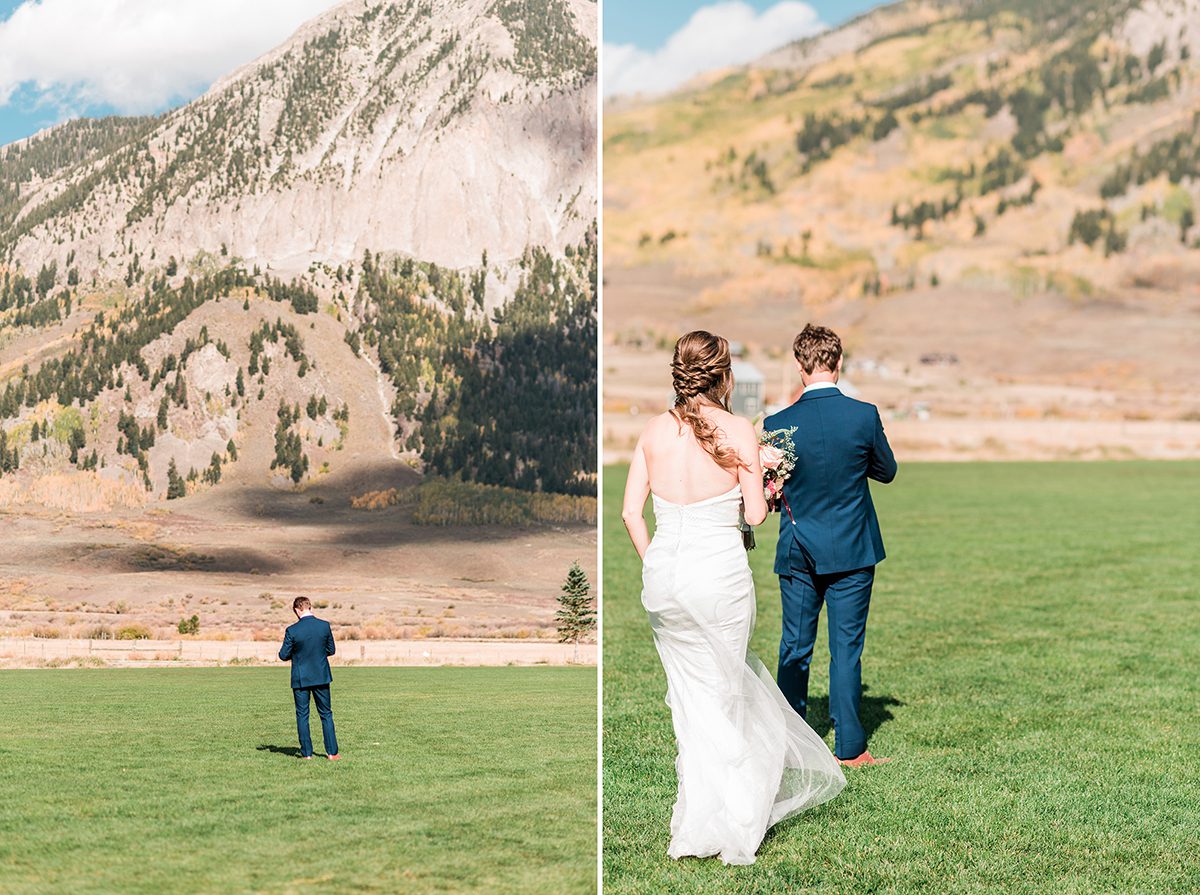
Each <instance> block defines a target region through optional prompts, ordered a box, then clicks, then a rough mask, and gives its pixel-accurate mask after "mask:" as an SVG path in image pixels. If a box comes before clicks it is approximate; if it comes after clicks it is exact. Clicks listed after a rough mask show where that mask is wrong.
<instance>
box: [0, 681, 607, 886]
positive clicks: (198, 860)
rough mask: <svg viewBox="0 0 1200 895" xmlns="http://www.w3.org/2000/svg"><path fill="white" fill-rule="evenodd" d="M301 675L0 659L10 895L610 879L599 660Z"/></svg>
mask: <svg viewBox="0 0 1200 895" xmlns="http://www.w3.org/2000/svg"><path fill="white" fill-rule="evenodd" d="M287 675H288V672H287V669H286V667H283V666H281V667H280V668H276V669H188V668H179V669H162V670H141V669H132V670H84V671H78V670H75V671H66V670H55V671H5V672H2V673H0V688H2V692H3V695H2V696H0V705H3V707H4V712H3V721H2V726H0V892H3V893H4V895H25V893H39V895H41V893H68V892H69V893H75V895H83V893H101V892H103V893H121V895H137V893H147V895H149V893H154V895H161V893H210V892H211V893H221V895H229V893H242V892H255V893H280V895H285V893H295V895H307V893H348V892H354V893H388V895H393V893H416V895H421V893H442V892H445V893H450V892H479V893H489V895H491V893H521V895H532V893H553V895H558V893H585V892H595V890H596V678H595V670H594V669H580V668H498V669H480V668H387V669H384V668H343V669H337V670H335V671H334V675H335V680H334V684H333V710H334V720H335V721H336V723H337V729H338V739H339V746H340V748H341V751H342V754H343V760H342V761H341V762H340V763H335V762H330V761H326V760H324V759H323V758H322V757H321V756H322V754H323V750H322V747H321V734H320V723H319V721H318V719H317V714H316V710H315V709H313V712H312V726H313V744H314V747H315V748H316V751H317V758H316V759H314V760H313V761H300V760H299V759H298V758H296V757H294V752H295V751H298V750H297V749H296V745H297V744H296V726H295V715H294V711H293V708H292V695H291V691H290V690H289V689H288V677H287ZM276 750H278V751H276Z"/></svg>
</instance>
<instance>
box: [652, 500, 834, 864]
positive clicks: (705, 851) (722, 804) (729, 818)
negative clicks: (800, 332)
mask: <svg viewBox="0 0 1200 895" xmlns="http://www.w3.org/2000/svg"><path fill="white" fill-rule="evenodd" d="M655 503H656V509H657V510H658V511H659V516H660V518H659V526H658V529H657V531H656V534H655V537H654V541H653V542H652V544H651V546H650V549H649V550H648V551H647V554H646V560H645V564H644V567H643V592H642V604H643V606H644V607H645V609H646V612H647V614H648V616H649V619H650V625H651V628H652V630H653V633H654V643H655V646H656V647H657V649H658V654H659V657H660V658H661V660H662V665H663V669H664V671H665V672H666V677H667V704H668V705H669V706H670V708H671V718H672V722H673V725H674V728H675V738H676V741H677V743H678V748H679V754H678V758H677V759H676V762H675V767H676V771H677V773H678V778H679V792H678V798H677V800H676V802H675V808H674V811H673V814H672V818H671V844H670V848H669V853H670V855H671V857H673V858H681V857H684V856H688V855H693V856H698V857H707V856H711V855H719V856H720V858H721V860H722V861H724V862H725V863H727V864H752V863H754V858H755V853H756V852H757V851H758V847H759V845H760V844H761V842H762V839H763V836H764V835H765V834H766V831H767V830H768V828H770V827H771V826H772V825H774V824H776V823H779V821H781V820H783V819H784V818H787V817H790V816H791V815H794V814H796V813H798V812H801V811H804V810H805V809H808V808H812V807H814V806H816V805H820V804H821V803H822V802H826V801H828V800H829V799H832V798H833V797H834V796H836V795H837V794H838V793H839V792H840V791H841V789H842V787H843V786H845V783H846V780H845V777H844V776H843V774H842V771H841V768H840V767H839V765H838V763H837V760H836V759H835V758H834V757H833V755H832V753H831V752H830V751H829V748H828V747H827V746H826V745H825V742H824V740H822V739H821V738H820V737H819V736H817V734H816V733H815V732H814V731H813V730H812V728H811V727H809V726H808V725H807V724H806V723H805V722H804V719H802V718H801V717H800V716H799V715H797V714H796V713H795V711H793V710H792V707H791V706H790V705H789V704H788V702H787V700H786V699H785V698H784V696H783V694H782V693H781V692H780V691H779V688H778V687H777V686H776V684H775V681H774V679H773V678H772V677H771V675H770V674H769V673H768V671H767V670H766V668H765V667H764V666H763V664H762V662H760V661H759V660H758V658H757V657H756V656H755V655H754V654H753V653H752V652H750V650H749V647H748V645H749V641H750V634H751V632H752V631H753V629H754V616H755V598H754V581H753V578H752V576H751V573H750V568H749V565H748V563H747V561H746V553H745V550H744V548H743V547H742V543H741V537H740V534H739V532H738V530H737V528H736V518H735V519H734V525H728V524H725V523H726V522H727V514H726V513H720V512H719V510H720V504H719V502H718V503H717V504H716V506H710V507H704V506H702V505H688V506H679V505H673V504H668V503H667V502H665V501H659V500H657V499H656V502H655ZM706 503H707V502H706ZM705 509H708V510H711V511H713V512H711V513H704V512H697V511H703V510H705ZM673 511H678V512H673ZM697 515H699V517H700V518H699V519H697V518H696V516H697ZM713 516H715V519H714V518H711V517H713ZM664 517H665V518H664ZM714 521H715V522H717V523H718V524H705V523H706V522H708V523H713V522H714ZM672 523H677V524H672Z"/></svg>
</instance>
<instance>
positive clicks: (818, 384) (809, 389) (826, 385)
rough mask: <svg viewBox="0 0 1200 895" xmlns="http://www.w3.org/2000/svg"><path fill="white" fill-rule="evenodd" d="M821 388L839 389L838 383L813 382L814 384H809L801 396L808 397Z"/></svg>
mask: <svg viewBox="0 0 1200 895" xmlns="http://www.w3.org/2000/svg"><path fill="white" fill-rule="evenodd" d="M821 388H837V383H836V382H812V383H809V384H808V385H806V386H804V391H803V392H801V394H802V395H807V394H808V393H809V392H815V391H816V390H817V389H821Z"/></svg>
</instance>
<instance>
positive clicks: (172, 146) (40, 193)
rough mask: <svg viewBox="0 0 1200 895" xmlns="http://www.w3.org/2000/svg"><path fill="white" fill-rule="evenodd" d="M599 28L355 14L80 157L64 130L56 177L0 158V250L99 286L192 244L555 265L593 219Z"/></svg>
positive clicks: (51, 149)
mask: <svg viewBox="0 0 1200 895" xmlns="http://www.w3.org/2000/svg"><path fill="white" fill-rule="evenodd" d="M595 17H596V12H595V4H594V3H590V2H586V0H521V2H518V0H407V2H404V0H395V2H370V0H350V2H347V3H344V4H341V5H339V6H337V7H335V8H333V9H331V10H330V11H328V12H327V13H325V14H323V15H321V16H319V17H317V18H315V19H313V20H312V21H310V22H308V23H306V24H305V25H304V26H302V27H301V28H300V29H299V30H298V31H297V32H296V33H295V34H294V35H293V36H292V37H291V38H289V40H288V41H286V42H285V43H284V44H282V45H281V46H279V47H277V48H276V49H274V50H272V51H270V52H268V53H267V54H265V55H264V56H263V57H261V58H260V59H258V60H256V61H255V62H252V63H250V64H248V65H246V66H243V67H242V68H240V69H238V70H237V71H235V72H233V73H231V74H230V75H228V76H227V77H225V78H222V79H221V80H219V81H218V82H217V83H215V84H214V85H213V86H212V88H211V89H210V90H209V91H208V92H206V93H205V94H204V95H203V96H201V97H200V98H198V99H197V100H195V101H194V102H191V103H189V104H187V105H186V106H183V107H182V108H180V109H177V110H174V111H173V112H170V113H168V114H166V115H164V116H162V117H161V118H160V119H135V120H134V122H135V123H129V124H125V125H119V126H118V125H112V126H110V127H109V128H108V132H107V136H106V139H104V140H96V141H94V142H96V143H97V144H102V145H97V146H96V148H95V150H94V151H92V152H89V153H76V154H75V155H74V156H70V154H69V153H67V152H65V151H64V150H63V149H62V148H60V147H59V146H58V144H59V143H60V142H61V141H63V140H68V141H69V140H71V139H73V137H74V136H75V132H76V131H78V130H79V129H80V125H78V124H75V123H71V124H68V125H64V126H63V127H60V128H56V129H54V130H53V131H51V132H49V133H47V134H45V135H43V136H42V137H40V138H38V140H37V141H36V142H37V144H38V145H39V148H40V150H41V151H42V152H43V154H54V155H57V156H60V157H65V158H66V161H65V162H64V164H63V165H62V166H61V167H60V168H57V169H54V170H39V171H32V170H26V169H27V168H28V166H26V169H22V170H18V166H17V164H16V160H17V159H19V158H20V157H21V155H23V154H24V153H27V152H28V151H29V148H28V146H27V147H24V148H23V149H22V150H21V151H20V152H16V153H13V152H10V153H6V154H4V155H3V156H0V173H3V174H6V175H7V174H9V173H10V171H11V173H12V178H11V179H12V181H13V182H14V183H16V184H18V189H19V195H20V199H19V202H17V203H11V204H15V205H17V206H18V207H17V208H16V210H15V212H10V214H9V215H8V216H7V217H5V216H3V211H2V209H0V253H3V255H4V256H7V257H8V258H9V259H10V260H13V261H15V262H17V263H18V264H20V265H21V266H23V267H25V268H30V269H34V268H37V267H39V266H40V265H42V264H46V263H49V262H51V261H55V260H57V261H58V262H59V263H60V264H63V263H64V259H65V257H66V256H67V255H73V256H74V258H75V259H76V260H75V264H76V266H78V267H79V268H80V270H81V273H82V274H83V275H84V276H93V275H94V276H99V277H100V278H102V279H103V278H106V277H107V278H113V277H115V276H117V275H118V274H119V273H120V272H121V271H123V270H124V269H126V267H127V265H128V264H130V263H131V261H132V256H134V255H138V256H141V258H142V259H143V262H142V263H144V257H145V256H146V255H147V254H150V253H153V254H154V255H155V256H156V257H159V258H164V259H165V258H167V257H169V256H175V257H178V258H180V259H183V260H184V261H185V263H186V259H188V258H191V257H192V256H194V255H195V254H196V252H197V251H198V250H203V251H207V252H212V253H216V252H218V251H220V252H222V253H225V254H229V255H232V256H234V257H238V258H241V259H243V260H244V261H246V262H248V263H252V264H257V265H260V266H261V267H263V268H266V269H272V270H275V271H278V272H281V273H283V274H292V273H297V272H300V271H302V270H304V269H306V268H307V267H308V265H309V264H310V263H312V262H314V261H323V262H329V263H334V264H336V263H341V262H344V261H350V260H353V259H356V258H358V257H360V256H361V254H362V252H363V251H364V250H366V249H373V250H380V249H382V250H387V251H395V252H399V253H403V254H408V255H412V256H416V257H419V258H422V259H425V260H429V261H433V262H436V263H439V264H443V265H446V266H451V267H464V266H467V265H470V264H474V263H476V262H477V261H478V259H479V257H480V255H481V253H482V252H483V251H484V250H485V249H486V250H487V251H488V252H489V254H490V256H491V257H492V258H493V259H494V260H496V261H498V262H505V261H508V260H513V259H515V258H517V257H519V256H520V255H521V253H522V252H523V251H524V250H525V248H526V247H527V246H529V245H539V246H545V247H547V248H549V249H550V250H551V251H554V252H556V253H557V252H560V251H561V250H562V249H563V248H564V247H565V246H566V245H571V244H574V243H577V242H578V241H579V240H580V239H581V238H582V236H583V234H584V233H585V232H586V229H587V227H588V226H589V225H590V223H591V221H592V219H593V218H594V216H595V191H594V186H592V185H591V184H592V182H593V181H594V177H593V176H591V175H590V174H588V173H587V172H590V171H593V170H594V165H595V154H594V153H595V150H594V145H595V133H594V110H595V106H594V98H593V94H594V84H595V76H596V66H595V52H596V48H595V43H594V39H593V37H592V34H593V33H594V30H595V29H594V24H595ZM5 169H10V170H5ZM3 179H4V180H9V179H10V178H9V177H4V178H3ZM581 183H583V184H585V186H584V188H583V189H582V191H581V190H580V187H579V185H580V184H581ZM0 198H2V197H0Z"/></svg>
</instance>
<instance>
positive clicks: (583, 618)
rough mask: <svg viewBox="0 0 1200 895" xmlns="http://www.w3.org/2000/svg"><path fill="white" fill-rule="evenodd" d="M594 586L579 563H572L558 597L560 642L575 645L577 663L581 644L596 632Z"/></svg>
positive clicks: (555, 615) (557, 617)
mask: <svg viewBox="0 0 1200 895" xmlns="http://www.w3.org/2000/svg"><path fill="white" fill-rule="evenodd" d="M591 591H592V585H591V584H590V583H589V582H588V579H587V575H585V574H584V571H583V569H581V568H580V567H579V563H578V562H573V563H571V568H570V570H569V571H568V572H567V580H566V582H565V583H564V584H563V586H562V593H561V594H559V596H558V605H559V606H560V607H561V608H560V609H559V610H558V611H557V612H556V613H555V614H554V617H555V619H557V621H558V642H559V643H573V644H575V661H577V662H578V661H579V642H580V641H581V640H583V639H584V638H585V637H587V636H588V635H589V634H591V633H592V632H593V631H595V630H596V609H595V604H594V601H593V600H592V593H591Z"/></svg>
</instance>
